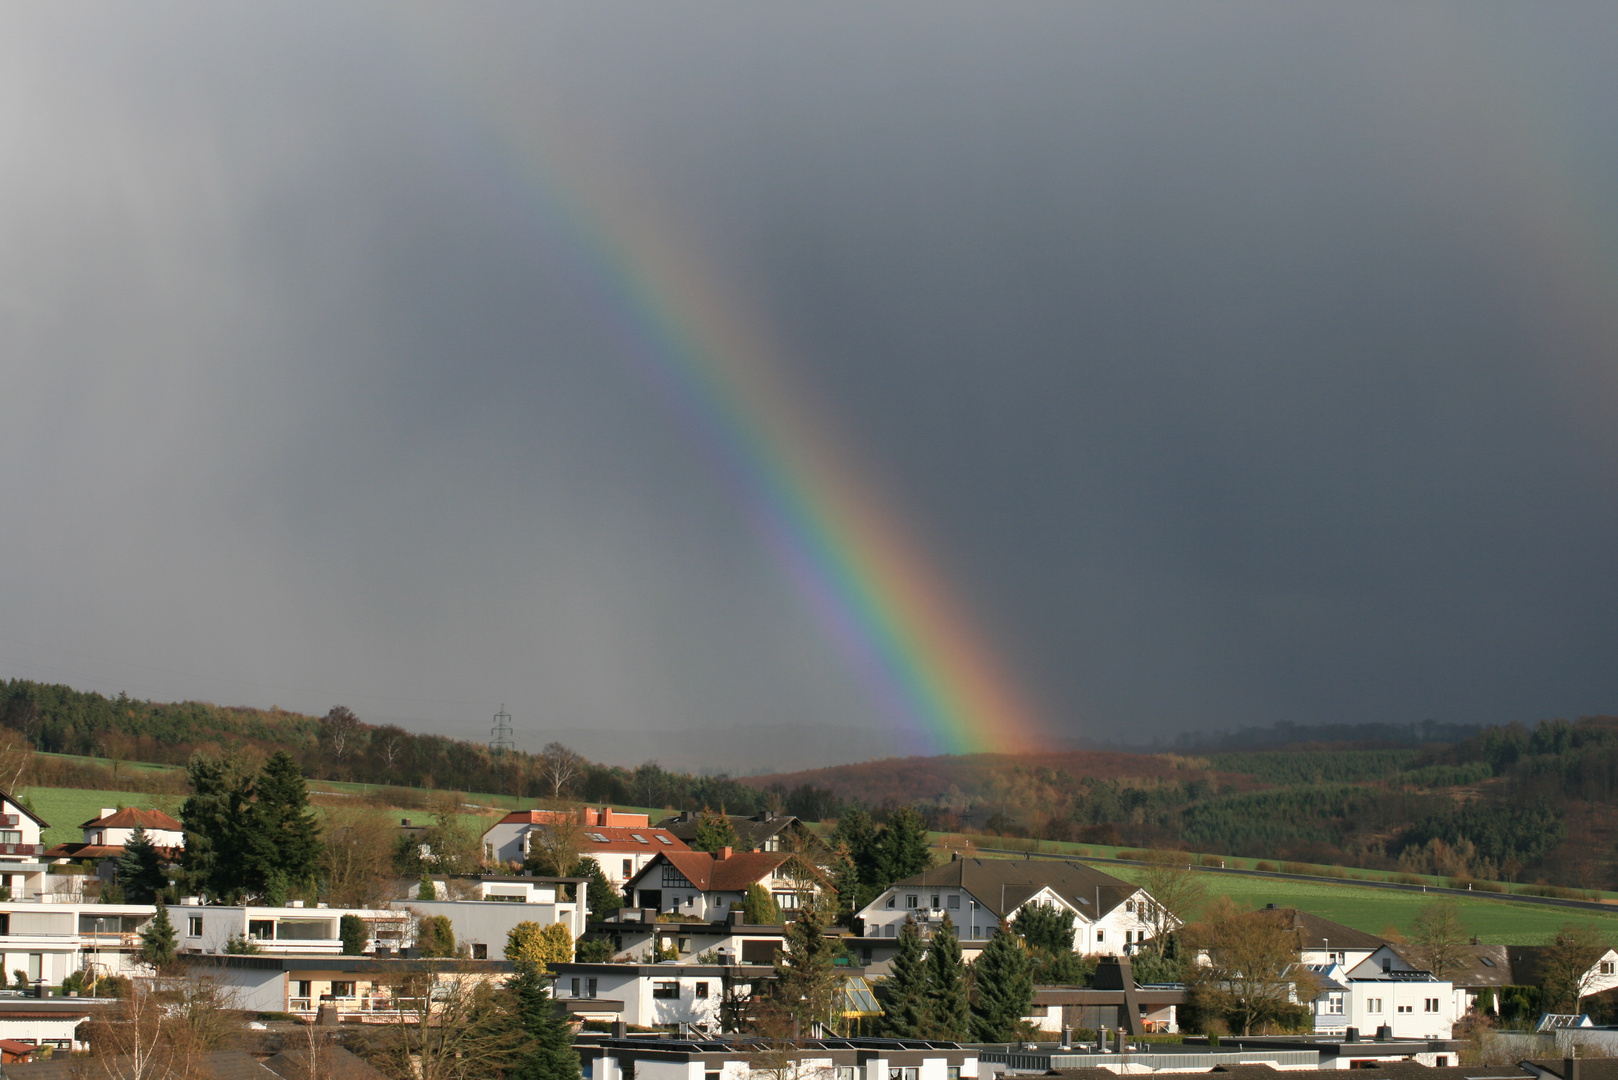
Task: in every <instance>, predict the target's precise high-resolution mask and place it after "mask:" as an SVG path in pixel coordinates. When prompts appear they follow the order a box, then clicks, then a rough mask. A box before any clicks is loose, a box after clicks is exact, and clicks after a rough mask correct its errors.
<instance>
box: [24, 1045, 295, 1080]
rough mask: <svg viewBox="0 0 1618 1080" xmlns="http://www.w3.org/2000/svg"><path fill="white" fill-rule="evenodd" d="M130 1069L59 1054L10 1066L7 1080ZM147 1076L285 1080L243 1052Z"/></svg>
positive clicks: (54, 1079) (90, 1077)
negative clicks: (184, 1068) (47, 1058)
mask: <svg viewBox="0 0 1618 1080" xmlns="http://www.w3.org/2000/svg"><path fill="white" fill-rule="evenodd" d="M129 1068H130V1065H129V1061H128V1059H126V1058H119V1059H117V1061H116V1062H115V1063H114V1067H113V1070H112V1071H109V1070H108V1069H107V1068H106V1067H105V1066H104V1065H103V1064H102V1063H101V1062H99V1061H97V1060H95V1059H94V1058H90V1057H84V1056H79V1055H74V1056H69V1055H67V1054H59V1055H55V1056H53V1058H52V1060H50V1061H26V1062H18V1063H16V1064H14V1065H7V1066H6V1068H5V1075H6V1078H7V1080H81V1078H83V1080H103V1078H106V1077H109V1076H125V1075H128V1074H129ZM147 1075H148V1076H149V1077H150V1078H151V1080H167V1078H168V1077H170V1076H174V1077H179V1076H182V1075H184V1076H187V1077H189V1078H191V1080H282V1078H281V1077H278V1076H276V1074H275V1073H273V1072H271V1071H270V1070H269V1069H267V1068H265V1067H264V1066H263V1065H261V1064H259V1063H258V1062H257V1061H255V1060H254V1059H253V1057H252V1055H250V1054H245V1053H243V1052H242V1051H240V1050H219V1051H216V1052H214V1053H211V1054H201V1055H199V1056H198V1058H197V1060H196V1062H195V1068H194V1069H193V1070H191V1071H189V1072H183V1071H181V1070H173V1071H164V1070H162V1069H155V1070H153V1071H152V1072H151V1073H148V1074H147Z"/></svg>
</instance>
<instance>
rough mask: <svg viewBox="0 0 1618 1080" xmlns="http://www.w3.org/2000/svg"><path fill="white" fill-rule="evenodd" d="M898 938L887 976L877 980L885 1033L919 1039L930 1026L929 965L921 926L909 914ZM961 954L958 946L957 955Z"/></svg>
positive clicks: (897, 1036)
mask: <svg viewBox="0 0 1618 1080" xmlns="http://www.w3.org/2000/svg"><path fill="white" fill-rule="evenodd" d="M898 942H899V946H898V949H897V950H896V951H895V952H894V954H893V962H892V964H891V965H889V973H888V977H887V978H886V979H883V980H882V981H881V982H880V983H878V984H877V997H878V998H879V999H880V1001H881V1003H882V1034H883V1035H885V1036H888V1037H890V1038H894V1039H919V1038H922V1037H923V1036H924V1035H925V1034H926V1030H927V1027H928V1015H927V990H928V986H927V976H928V965H927V961H926V958H925V957H923V955H922V944H921V930H920V928H919V927H917V926H916V920H915V919H912V918H911V917H910V916H908V915H906V916H905V921H904V925H903V926H901V927H900V928H899V938H898ZM959 956H960V953H959V949H957V950H956V958H957V959H959Z"/></svg>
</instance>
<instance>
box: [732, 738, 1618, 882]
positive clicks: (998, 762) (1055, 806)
mask: <svg viewBox="0 0 1618 1080" xmlns="http://www.w3.org/2000/svg"><path fill="white" fill-rule="evenodd" d="M1470 730H1471V731H1473V732H1474V734H1471V735H1469V736H1467V737H1465V738H1461V739H1459V740H1458V741H1456V742H1453V743H1433V744H1430V745H1426V746H1406V747H1387V746H1381V747H1372V748H1366V747H1364V746H1363V744H1343V743H1313V744H1310V743H1304V744H1294V745H1292V746H1289V747H1287V748H1285V749H1277V750H1258V751H1255V752H1250V753H1220V754H1204V755H1191V754H1184V753H1181V754H1138V755H1137V754H1118V753H1103V752H1094V751H1074V752H1067V753H1055V754H1043V755H1037V756H1033V755H1030V756H1004V755H977V756H967V757H956V758H924V759H912V760H906V761H878V762H865V763H863V764H859V765H846V766H839V767H836V768H829V769H816V770H811V771H807V772H799V773H791V774H783V775H775V776H766V777H750V778H748V782H749V783H754V784H758V785H760V786H761V787H766V786H775V787H777V788H781V789H785V790H825V791H829V792H830V793H831V794H832V796H833V797H834V799H835V800H852V799H860V800H863V801H865V802H866V803H867V804H871V805H874V806H875V807H877V808H878V809H879V810H880V809H881V808H882V807H884V806H899V805H915V806H917V807H918V808H919V809H920V810H921V811H922V813H923V814H924V816H925V817H926V818H927V821H928V824H929V825H930V826H931V827H932V828H934V829H938V830H943V831H951V832H954V831H961V832H987V833H990V834H994V835H1000V836H1015V837H1037V838H1040V839H1046V840H1070V841H1078V842H1081V843H1093V844H1124V845H1129V846H1132V847H1161V848H1181V849H1185V850H1189V851H1195V852H1211V853H1217V854H1223V855H1238V856H1244V857H1248V858H1264V859H1286V860H1292V861H1297V862H1309V863H1321V864H1327V865H1331V864H1339V865H1347V866H1360V867H1367V868H1370V869H1385V870H1405V871H1408V872H1410V873H1427V874H1440V875H1444V876H1446V877H1450V878H1455V879H1457V880H1461V881H1464V880H1468V879H1473V878H1476V879H1480V880H1497V881H1518V882H1525V883H1534V882H1539V883H1543V884H1554V885H1563V886H1571V887H1575V888H1581V889H1595V888H1613V887H1618V856H1615V853H1614V840H1615V839H1618V837H1615V835H1614V834H1615V833H1618V717H1612V716H1590V717H1584V718H1582V719H1580V720H1577V721H1573V722H1569V721H1566V720H1551V721H1545V722H1542V723H1539V724H1535V725H1525V724H1510V725H1506V726H1500V727H1489V728H1473V729H1470ZM878 816H879V817H880V813H879V814H878Z"/></svg>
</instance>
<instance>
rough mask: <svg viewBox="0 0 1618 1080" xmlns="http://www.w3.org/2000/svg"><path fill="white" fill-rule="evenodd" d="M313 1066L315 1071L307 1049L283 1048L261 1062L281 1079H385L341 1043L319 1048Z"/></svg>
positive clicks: (379, 1072)
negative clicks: (310, 1062) (311, 1067)
mask: <svg viewBox="0 0 1618 1080" xmlns="http://www.w3.org/2000/svg"><path fill="white" fill-rule="evenodd" d="M315 1065H316V1068H315V1069H314V1070H311V1069H310V1068H309V1051H308V1050H307V1049H293V1050H283V1051H281V1052H280V1053H279V1054H276V1055H275V1056H274V1057H272V1058H270V1059H269V1060H268V1061H266V1062H264V1067H265V1068H267V1069H269V1070H270V1071H271V1072H273V1073H274V1074H275V1075H276V1076H279V1077H281V1078H282V1080H314V1078H315V1077H318V1078H319V1080H328V1078H329V1080H387V1076H386V1074H384V1073H383V1072H381V1071H380V1070H379V1069H377V1068H376V1067H375V1066H374V1065H372V1064H370V1063H369V1062H367V1061H366V1060H365V1059H363V1058H360V1057H356V1056H355V1055H354V1054H351V1053H349V1052H348V1051H347V1050H344V1049H343V1048H342V1047H341V1046H323V1047H321V1048H320V1050H319V1051H317V1054H316V1058H315ZM311 1073H313V1076H311Z"/></svg>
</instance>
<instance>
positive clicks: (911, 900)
mask: <svg viewBox="0 0 1618 1080" xmlns="http://www.w3.org/2000/svg"><path fill="white" fill-rule="evenodd" d="M920 906H921V897H919V896H906V897H905V907H906V908H916V907H920ZM888 1071H889V1072H892V1070H891V1069H890V1070H888Z"/></svg>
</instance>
